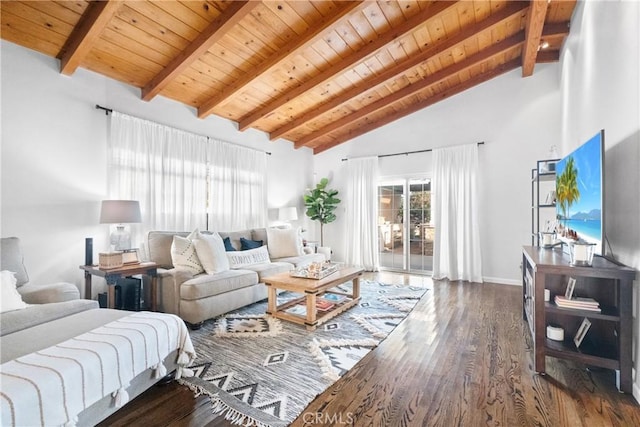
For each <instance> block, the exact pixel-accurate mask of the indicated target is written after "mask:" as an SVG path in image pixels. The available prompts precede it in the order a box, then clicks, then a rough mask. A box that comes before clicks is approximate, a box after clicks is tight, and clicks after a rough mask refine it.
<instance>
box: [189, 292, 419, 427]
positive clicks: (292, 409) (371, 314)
mask: <svg viewBox="0 0 640 427" xmlns="http://www.w3.org/2000/svg"><path fill="white" fill-rule="evenodd" d="M350 286H351V284H350V283H348V284H344V285H340V287H341V288H342V289H343V290H345V287H346V288H349V287H350ZM360 289H361V292H360V294H361V300H360V304H359V305H357V306H355V307H353V308H351V309H349V310H347V311H346V312H344V313H342V314H341V315H339V316H337V317H335V318H333V319H331V320H329V321H328V322H327V323H325V324H323V325H321V326H319V327H318V329H317V330H315V331H307V330H306V328H305V327H303V326H300V325H296V324H293V323H290V322H287V321H282V320H278V319H273V318H271V317H270V316H266V315H265V314H264V312H265V310H266V305H267V304H266V301H263V302H259V303H256V304H252V305H250V306H248V307H245V308H243V309H240V310H238V311H236V312H233V313H230V314H227V315H225V316H221V317H219V318H217V319H213V320H210V321H207V322H206V323H205V324H204V326H203V327H202V328H201V329H199V330H197V331H191V339H192V341H193V344H194V346H195V348H196V352H197V354H198V358H197V359H196V361H195V363H194V364H193V366H192V368H193V369H194V370H195V372H196V375H195V376H194V377H192V378H184V379H182V380H180V382H181V383H182V384H185V385H187V386H189V387H190V388H191V389H192V390H193V391H194V392H195V393H196V394H203V393H204V394H206V395H208V396H210V399H211V403H212V409H213V411H214V413H219V414H223V415H224V416H225V418H226V419H228V420H230V421H231V422H234V423H237V424H242V425H248V426H250V425H256V426H270V427H279V426H286V425H288V424H289V423H291V422H292V421H293V420H294V419H295V418H296V417H297V416H298V415H299V414H300V413H302V412H303V411H304V408H305V407H306V406H307V405H308V404H309V403H310V402H311V401H312V400H313V399H314V398H315V397H316V396H317V395H318V394H320V393H322V392H323V391H324V390H326V389H327V387H329V386H330V385H331V384H333V383H334V382H335V381H336V380H338V379H339V378H340V377H341V376H343V375H344V374H345V373H346V372H347V371H348V370H349V369H351V368H352V367H353V366H354V365H355V364H356V363H357V362H358V361H359V360H360V359H362V358H363V357H364V356H365V355H366V354H367V353H368V352H369V351H371V350H372V349H374V348H375V347H376V346H377V345H378V344H379V343H380V341H381V340H382V339H384V338H385V337H386V336H387V335H388V334H389V333H390V332H391V331H392V330H393V329H394V328H395V327H396V326H397V325H398V324H399V323H400V322H402V320H403V319H404V318H405V317H406V316H407V314H408V312H409V311H410V310H411V309H412V308H413V307H414V306H415V304H416V303H417V302H418V301H419V300H420V298H421V297H422V296H423V295H424V293H425V292H426V288H423V287H409V286H403V285H387V284H384V283H379V282H373V281H366V280H361V281H360ZM296 296H297V295H294V294H291V293H287V292H285V293H283V294H281V295H280V296H279V297H278V299H279V303H282V302H283V301H285V300H288V299H291V298H293V297H296Z"/></svg>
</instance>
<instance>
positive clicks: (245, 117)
mask: <svg viewBox="0 0 640 427" xmlns="http://www.w3.org/2000/svg"><path fill="white" fill-rule="evenodd" d="M574 7H575V0H569V1H567V0H549V1H547V0H541V1H539V0H534V1H522V2H521V1H505V0H502V1H500V0H490V1H457V2H454V1H415V0H401V1H392V0H389V1H363V2H356V1H318V0H315V1H305V0H299V1H203V0H200V1H140V0H136V1H121V0H108V1H82V0H76V1H5V0H3V1H1V2H0V16H1V22H2V29H1V36H2V38H3V39H5V40H8V41H11V42H13V43H16V44H18V45H21V46H24V47H27V48H30V49H34V50H36V51H39V52H42V53H44V54H46V55H49V56H52V57H56V58H58V59H60V72H61V73H63V74H67V75H71V74H73V73H74V72H75V70H76V69H77V68H78V67H82V68H86V69H89V70H92V71H95V72H97V73H100V74H103V75H105V76H107V77H110V78H113V79H116V80H119V81H122V82H124V83H127V84H130V85H133V86H136V87H138V88H140V89H141V97H142V99H144V100H146V101H150V102H153V98H154V97H156V96H158V95H161V96H165V97H167V98H171V99H174V100H176V101H179V102H181V103H184V104H187V105H190V106H193V107H195V108H196V110H197V115H198V117H200V118H205V117H207V116H208V115H210V114H215V115H218V116H220V117H224V118H227V119H229V120H233V121H235V122H237V123H238V128H239V129H240V130H245V129H248V128H255V129H259V130H261V131H264V132H266V133H268V134H269V136H270V138H271V139H272V140H273V139H276V138H284V139H286V140H289V141H292V142H293V144H294V145H295V147H296V148H299V147H310V148H312V149H313V151H314V153H320V152H322V151H325V150H327V149H330V148H332V147H335V146H337V145H339V144H342V143H344V142H346V141H348V140H350V139H352V138H354V137H356V136H359V135H362V134H364V133H366V132H369V131H371V130H373V129H376V128H378V127H380V126H383V125H385V124H387V123H390V122H392V121H394V120H397V119H399V118H401V117H404V116H406V115H408V114H411V113H413V112H415V111H418V110H420V109H423V108H425V107H428V106H429V105H432V104H434V103H436V102H439V101H441V100H443V99H445V98H448V97H450V96H452V95H455V94H458V93H460V92H462V91H465V90H467V89H469V88H471V87H474V86H476V85H478V84H480V83H482V82H485V81H487V80H489V79H492V78H494V77H496V76H498V75H500V74H503V73H505V72H508V71H511V70H514V69H516V68H521V69H522V76H523V77H527V76H530V75H531V74H532V73H534V71H535V65H536V64H537V63H541V62H554V61H558V60H559V56H560V49H561V47H562V43H563V41H564V40H565V38H566V36H567V35H568V34H569V21H570V19H571V15H572V13H573V9H574Z"/></svg>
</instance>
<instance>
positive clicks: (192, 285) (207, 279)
mask: <svg viewBox="0 0 640 427" xmlns="http://www.w3.org/2000/svg"><path fill="white" fill-rule="evenodd" d="M257 283H258V274H257V273H256V272H255V271H250V270H227V271H223V272H222V273H216V274H199V275H197V276H195V277H194V278H193V279H189V280H187V281H186V282H184V283H183V284H182V286H180V298H181V299H183V300H198V299H201V298H207V297H212V296H214V295H220V294H223V293H225V292H230V291H233V290H236V289H241V288H245V287H247V286H254V285H256V284H257Z"/></svg>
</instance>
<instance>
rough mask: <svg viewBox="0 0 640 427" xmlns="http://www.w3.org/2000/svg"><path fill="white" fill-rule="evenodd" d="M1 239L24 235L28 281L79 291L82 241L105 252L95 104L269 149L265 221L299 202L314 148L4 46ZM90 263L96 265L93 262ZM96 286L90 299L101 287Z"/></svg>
mask: <svg viewBox="0 0 640 427" xmlns="http://www.w3.org/2000/svg"><path fill="white" fill-rule="evenodd" d="M0 50H1V56H2V62H1V67H2V68H1V72H2V80H1V82H2V114H1V119H2V156H1V168H2V172H1V173H2V175H1V177H2V186H1V187H2V199H1V200H2V205H1V221H0V222H1V231H2V236H18V237H20V238H21V239H22V243H23V249H24V252H25V263H26V266H27V269H28V271H29V275H30V278H31V281H32V282H34V283H47V282H51V281H69V282H73V283H75V284H76V285H77V286H78V287H79V288H80V289H81V290H83V289H84V285H83V278H82V274H81V271H80V270H79V268H78V266H79V265H81V264H83V263H84V239H85V238H86V237H93V238H94V248H95V253H96V255H94V258H97V253H98V251H104V250H105V249H107V248H108V234H109V231H108V228H107V227H106V226H104V225H100V224H98V218H99V209H100V201H101V200H102V199H104V198H106V194H107V193H106V192H107V182H106V175H107V168H106V150H107V149H106V144H107V129H108V117H107V116H105V114H104V112H103V111H100V110H96V109H95V105H96V104H100V105H102V106H105V107H108V108H112V109H114V110H118V111H121V112H123V113H127V114H131V115H134V116H138V117H142V118H145V119H148V120H152V121H156V122H159V123H163V124H166V125H169V126H174V127H177V128H181V129H184V130H187V131H191V132H195V133H199V134H202V135H208V136H211V137H215V138H218V139H221V140H225V141H229V142H233V143H238V144H242V145H245V146H248V147H252V148H256V149H260V150H265V151H270V152H272V153H273V154H272V155H271V156H269V158H268V161H267V162H268V165H269V170H270V173H269V176H268V203H269V208H270V209H269V217H270V219H272V220H275V219H276V216H275V215H276V212H277V208H278V207H280V206H285V205H286V206H291V205H296V206H298V208H299V216H300V218H301V220H300V221H298V223H300V224H303V225H304V224H306V220H305V217H304V215H303V214H302V207H303V203H302V194H303V193H304V189H305V188H306V187H308V186H309V185H310V184H311V180H312V177H311V174H312V172H311V171H312V169H313V166H312V165H313V156H312V153H311V150H308V149H302V150H294V149H293V147H292V144H291V143H289V142H285V141H278V142H274V143H271V142H269V140H268V138H267V136H266V135H265V134H263V133H262V132H259V131H254V130H249V131H247V132H243V133H240V132H238V131H237V130H236V125H235V123H233V122H230V121H228V120H225V119H221V118H218V117H215V116H211V117H209V118H207V119H205V120H200V119H198V118H197V117H196V112H195V110H194V109H193V108H190V107H188V106H185V105H183V104H180V103H177V102H174V101H171V100H169V99H166V98H163V97H156V98H155V99H154V100H152V101H151V102H144V101H141V100H140V93H139V89H137V88H134V87H132V86H128V85H125V84H123V83H120V82H117V81H114V80H111V79H107V78H105V77H102V76H100V75H98V74H95V73H93V72H90V71H87V70H84V69H78V71H76V72H75V73H74V74H73V76H71V77H67V76H63V75H61V74H60V73H59V62H58V60H56V59H53V58H49V57H47V56H44V55H41V54H39V53H37V52H34V51H31V50H28V49H24V48H22V47H19V46H17V45H14V44H12V43H9V42H6V41H4V40H3V41H2V42H1V45H0ZM96 260H97V259H96ZM95 288H96V287H94V292H93V294H94V296H95V294H96V292H97V291H98V290H97V289H95Z"/></svg>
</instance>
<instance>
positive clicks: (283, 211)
mask: <svg viewBox="0 0 640 427" xmlns="http://www.w3.org/2000/svg"><path fill="white" fill-rule="evenodd" d="M278 220H279V221H282V222H290V221H297V220H298V210H297V209H296V207H295V206H286V207H283V208H279V209H278Z"/></svg>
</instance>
